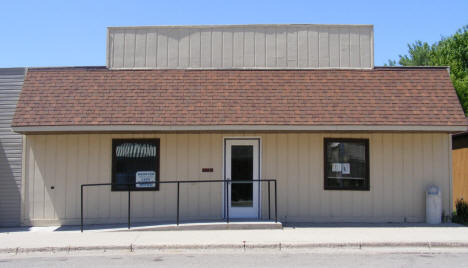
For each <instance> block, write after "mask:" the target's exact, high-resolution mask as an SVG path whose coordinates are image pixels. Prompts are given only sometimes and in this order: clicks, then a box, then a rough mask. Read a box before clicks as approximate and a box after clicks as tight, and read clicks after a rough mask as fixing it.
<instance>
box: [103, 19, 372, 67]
mask: <svg viewBox="0 0 468 268" xmlns="http://www.w3.org/2000/svg"><path fill="white" fill-rule="evenodd" d="M107 38H108V40H107V44H108V48H107V67H109V68H111V69H174V68H175V69H187V68H194V69H198V68H202V69H206V68H216V69H219V68H224V69H231V68H256V69H265V68H268V69H271V68H281V69H301V68H363V69H369V68H372V67H373V66H374V51H373V50H374V48H373V46H374V43H373V42H374V33H373V26H372V25H314V24H302V25H231V26H230V25H227V26H154V27H110V28H109V29H108V36H107Z"/></svg>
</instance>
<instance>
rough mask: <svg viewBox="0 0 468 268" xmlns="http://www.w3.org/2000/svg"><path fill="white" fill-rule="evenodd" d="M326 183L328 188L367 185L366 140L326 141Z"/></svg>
mask: <svg viewBox="0 0 468 268" xmlns="http://www.w3.org/2000/svg"><path fill="white" fill-rule="evenodd" d="M326 150H327V151H326V155H327V159H326V161H327V162H326V179H327V182H326V185H327V187H330V188H335V189H339V188H343V189H364V188H366V187H367V184H368V178H367V163H366V161H367V159H366V142H364V141H362V142H361V141H327V143H326Z"/></svg>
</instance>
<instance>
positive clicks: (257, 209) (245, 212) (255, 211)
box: [222, 137, 262, 219]
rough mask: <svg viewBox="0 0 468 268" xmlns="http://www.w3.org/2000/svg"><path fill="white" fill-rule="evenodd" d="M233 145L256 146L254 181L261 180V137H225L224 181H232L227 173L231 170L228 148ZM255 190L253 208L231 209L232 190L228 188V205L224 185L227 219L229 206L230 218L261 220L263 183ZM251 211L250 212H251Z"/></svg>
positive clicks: (258, 184) (255, 186) (224, 207)
mask: <svg viewBox="0 0 468 268" xmlns="http://www.w3.org/2000/svg"><path fill="white" fill-rule="evenodd" d="M232 145H253V146H254V160H253V161H254V173H255V174H254V177H253V178H254V179H261V170H262V168H261V163H262V161H261V156H262V153H261V150H262V149H261V148H262V146H261V138H260V137H225V138H223V179H224V180H226V179H230V178H229V177H230V175H229V176H227V172H228V171H229V170H230V169H229V167H228V166H227V163H226V162H227V161H226V160H227V156H228V155H227V152H228V151H229V152H230V148H229V150H228V146H232ZM253 185H254V189H253V200H252V201H253V207H251V208H236V207H234V208H233V207H231V195H230V193H231V188H230V184H229V187H228V198H227V201H228V202H227V204H226V196H225V188H224V185H223V195H222V196H223V213H224V214H223V215H224V217H225V218H226V217H227V211H226V209H227V206H229V218H252V219H259V218H260V217H261V202H260V201H261V186H262V184H261V182H257V183H254V184H253ZM249 209H250V211H249Z"/></svg>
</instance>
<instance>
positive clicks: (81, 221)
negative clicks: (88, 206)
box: [81, 184, 83, 232]
mask: <svg viewBox="0 0 468 268" xmlns="http://www.w3.org/2000/svg"><path fill="white" fill-rule="evenodd" d="M81 232H83V184H82V185H81Z"/></svg>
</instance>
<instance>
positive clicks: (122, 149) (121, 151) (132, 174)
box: [112, 140, 159, 190]
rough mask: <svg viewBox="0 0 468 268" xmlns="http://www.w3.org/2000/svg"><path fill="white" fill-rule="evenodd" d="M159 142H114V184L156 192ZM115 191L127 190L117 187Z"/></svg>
mask: <svg viewBox="0 0 468 268" xmlns="http://www.w3.org/2000/svg"><path fill="white" fill-rule="evenodd" d="M158 146H159V140H144V141H143V140H114V146H113V148H114V152H113V156H114V157H113V161H114V163H113V165H114V170H113V171H114V177H113V183H116V184H132V185H131V186H130V189H137V190H149V189H151V190H154V189H155V188H157V187H156V186H157V184H156V182H157V181H158V170H157V167H158V166H159V165H158V161H159V159H157V156H158V150H159V148H158ZM112 189H113V190H127V189H128V186H126V185H115V186H113V187H112Z"/></svg>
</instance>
